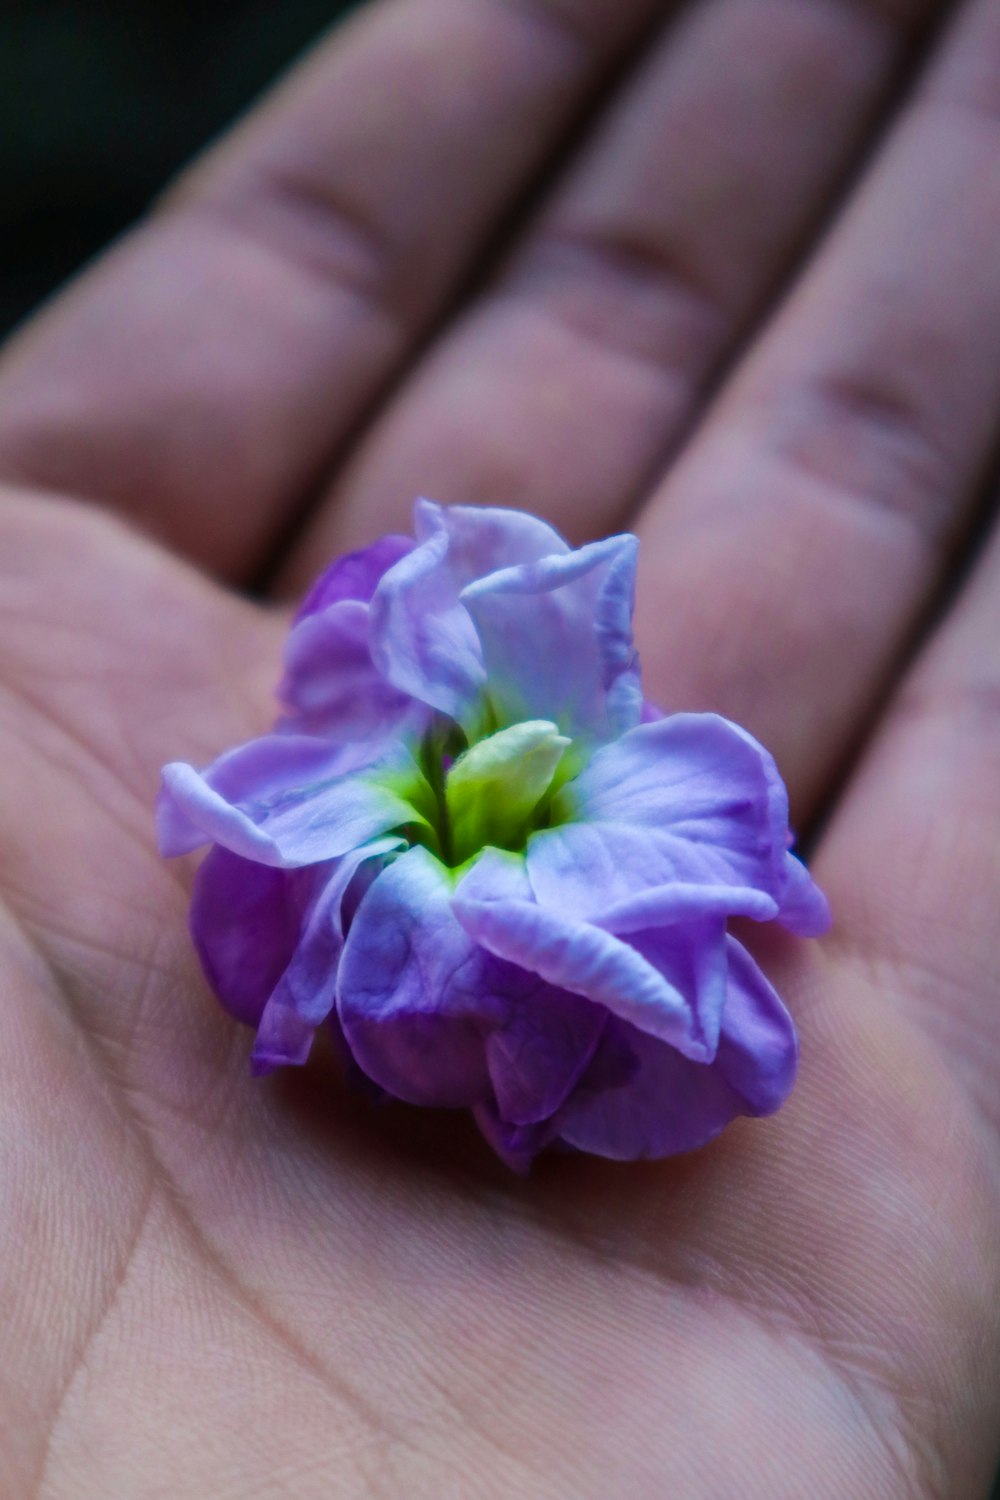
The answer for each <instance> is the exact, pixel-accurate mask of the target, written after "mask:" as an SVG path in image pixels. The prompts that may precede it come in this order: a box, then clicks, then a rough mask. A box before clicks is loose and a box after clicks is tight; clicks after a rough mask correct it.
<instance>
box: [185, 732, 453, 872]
mask: <svg viewBox="0 0 1000 1500" xmlns="http://www.w3.org/2000/svg"><path fill="white" fill-rule="evenodd" d="M368 753H369V754H370V751H369V752H368ZM345 765H346V766H349V765H350V758H349V756H348V757H345V754H344V751H343V750H342V749H340V748H336V747H334V748H331V747H330V746H329V745H328V744H326V743H325V742H324V741H322V740H319V739H314V738H312V737H308V736H301V737H300V736H293V735H266V736H265V737H264V738H263V739H259V740H252V741H251V742H250V743H249V744H248V745H242V746H241V747H240V748H239V749H237V750H230V751H228V752H227V754H225V755H223V756H220V758H219V759H218V760H217V761H215V763H214V764H213V765H212V766H210V767H209V768H208V770H207V771H205V772H199V771H196V770H195V769H194V767H193V766H188V765H184V764H183V763H180V762H176V763H174V764H172V765H169V766H165V767H164V770H163V790H162V792H161V794H160V800H159V803H158V806H157V829H158V833H159V838H160V849H161V852H162V853H164V854H185V853H187V852H188V851H190V850H191V849H196V848H197V847H198V845H199V844H203V843H208V842H212V843H216V844H221V845H222V846H223V848H226V849H230V850H231V851H232V852H233V853H234V854H240V855H242V856H243V857H244V858H245V859H250V860H254V861H256V862H257V863H259V864H265V865H273V866H276V867H278V868H282V869H288V868H292V867H295V866H298V865H311V864H319V863H321V862H322V861H324V860H330V859H336V858H338V857H339V856H340V855H342V854H346V853H347V852H348V851H349V850H350V849H354V848H357V847H358V846H359V845H361V844H364V843H367V842H368V840H369V839H372V838H375V837H377V836H378V835H379V834H383V833H386V832H388V831H389V830H390V829H393V828H399V827H403V826H421V825H422V826H424V827H426V826H428V825H427V817H426V812H427V809H428V808H429V806H430V804H431V801H432V797H433V794H432V792H431V790H430V788H429V787H428V785H427V783H426V781H425V780H424V777H423V775H422V774H421V772H420V770H419V768H418V767H417V765H416V763H415V761H414V760H413V757H412V756H411V755H410V754H409V752H408V751H406V750H405V749H404V748H403V747H402V746H394V747H392V748H391V749H390V750H389V751H387V752H385V753H384V754H383V755H382V756H380V757H379V759H378V760H377V761H376V762H374V763H373V764H369V765H365V766H364V767H363V768H358V769H350V770H345Z"/></svg>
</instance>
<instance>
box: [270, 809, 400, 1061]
mask: <svg viewBox="0 0 1000 1500" xmlns="http://www.w3.org/2000/svg"><path fill="white" fill-rule="evenodd" d="M403 847H404V844H403V841H402V839H392V838H388V839H377V840H375V841H374V842H373V843H371V844H366V845H364V847H363V848H361V849H354V850H352V851H351V853H350V854H345V855H344V856H343V858H341V859H339V860H337V861H336V862H335V864H334V865H333V866H332V867H331V866H326V867H324V870H325V872H326V873H325V878H324V880H323V883H322V884H321V885H319V887H318V889H317V895H316V898H315V900H314V901H313V904H312V908H311V910H310V911H309V913H308V915H307V916H306V918H305V919H304V920H302V919H300V932H301V935H300V937H299V941H298V944H297V946H296V948H295V951H294V953H293V955H292V956H291V958H290V960H289V962H288V964H287V965H286V967H285V969H284V971H283V973H282V974H281V976H280V977H279V979H278V981H277V983H276V984H275V986H274V988H273V991H272V993H271V994H270V996H269V997H268V1001H267V1004H266V1005H265V1006H264V1010H263V1014H262V1015H261V1017H260V1025H259V1029H258V1032H257V1040H256V1043H255V1046H254V1050H253V1058H252V1063H253V1067H254V1071H255V1072H258V1073H264V1072H268V1071H270V1069H271V1068H274V1067H277V1066H279V1065H284V1064H301V1063H304V1062H305V1061H306V1058H307V1057H308V1056H309V1049H310V1047H311V1045H312V1039H313V1035H314V1033H315V1031H316V1027H317V1026H320V1025H322V1023H323V1022H324V1021H325V1020H326V1019H327V1017H328V1016H329V1014H330V1012H331V1011H332V1010H333V1008H334V1005H335V1003H336V987H337V965H338V963H339V962H340V955H341V952H342V950H343V946H344V915H343V906H344V896H345V893H346V891H347V888H348V886H349V885H350V883H351V881H352V880H353V879H354V877H355V875H356V874H357V872H358V869H359V867H360V866H361V865H362V864H365V863H367V862H368V861H371V862H373V864H374V865H375V866H376V868H377V867H378V866H379V865H380V864H382V863H384V860H385V857H386V856H387V855H390V854H393V853H395V852H396V851H397V850H399V849H402V848H403ZM280 873H284V872H280Z"/></svg>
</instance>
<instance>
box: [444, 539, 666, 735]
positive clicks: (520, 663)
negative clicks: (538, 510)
mask: <svg viewBox="0 0 1000 1500" xmlns="http://www.w3.org/2000/svg"><path fill="white" fill-rule="evenodd" d="M637 546H638V544H637V542H636V539H635V537H632V536H616V537H610V538H609V539H608V540H607V541H603V542H594V543H593V544H592V545H590V546H589V547H581V548H579V549H578V550H577V551H575V552H569V553H565V554H563V555H557V556H552V557H544V558H542V559H540V560H539V561H533V562H529V563H523V564H521V565H520V566H518V567H512V568H506V569H504V570H502V571H499V572H495V573H491V574H489V575H488V576H487V577H485V578H481V579H479V580H477V581H476V582H475V583H472V584H470V585H469V586H468V587H467V588H466V589H464V590H463V592H462V596H461V598H462V603H463V604H464V605H465V607H466V608H467V609H468V611H469V614H470V615H471V616H472V619H473V622H474V623H475V626H476V630H477V632H478V635H479V639H480V642H481V645H482V652H483V660H484V662H485V665H486V674H487V680H488V688H487V694H488V697H489V702H490V706H491V707H492V709H493V712H494V716H495V719H496V722H497V723H498V724H516V723H518V722H520V721H522V720H524V719H537V718H545V719H551V720H553V721H554V722H555V723H556V724H557V725H558V726H559V728H560V729H561V730H563V731H564V732H565V733H568V734H571V735H573V736H575V737H583V738H584V739H589V740H595V739H596V740H606V739H609V738H611V737H613V736H616V735H620V734H623V733H624V732H625V730H627V729H631V728H632V727H633V725H635V724H637V723H638V722H639V718H640V715H641V712H642V689H641V687H640V685H639V671H638V658H637V657H636V653H635V648H634V646H633V644H632V607H633V599H634V592H635V557H636V548H637ZM542 641H544V643H545V649H544V650H539V642H542Z"/></svg>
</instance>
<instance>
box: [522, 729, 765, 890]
mask: <svg viewBox="0 0 1000 1500" xmlns="http://www.w3.org/2000/svg"><path fill="white" fill-rule="evenodd" d="M552 817H553V822H554V823H557V824H560V825H561V826H556V827H553V828H551V829H545V830H543V831H542V832H540V833H536V834H535V835H534V836H533V837H532V839H531V841H530V843H529V846H528V870H529V874H530V876H531V883H532V886H533V888H534V890H535V891H536V893H537V895H538V899H539V901H541V902H542V903H543V904H544V905H546V906H549V907H552V908H553V909H556V910H562V911H567V912H574V913H576V914H583V913H587V912H596V911H600V909H601V908H602V907H603V906H605V905H607V904H608V903H609V902H611V901H618V900H622V899H624V898H625V897H628V896H632V895H634V894H635V893H636V892H638V891H641V890H643V889H645V888H647V887H649V886H659V885H667V884H670V883H671V882H674V881H681V882H685V883H691V882H699V883H700V882H704V883H705V884H707V885H713V886H719V885H727V884H728V885H736V886H740V887H747V886H749V887H751V888H753V889H756V890H761V891H763V892H765V893H766V894H767V895H770V896H772V897H773V898H774V899H775V900H780V898H781V895H782V894H783V891H784V887H785V884H786V881H787V874H786V870H785V834H786V831H787V826H788V807H787V798H786V796H785V791H784V786H783V784H782V782H781V778H780V777H779V776H778V774H777V771H776V769H775V767H774V762H773V760H772V758H771V757H770V756H769V755H768V753H767V751H766V750H764V749H763V747H762V746H760V745H758V744H757V742H756V740H754V739H753V738H752V737H751V736H750V735H749V734H747V733H746V732H745V731H744V730H742V729H740V728H739V727H738V726H737V725H735V724H731V723H729V722H728V721H727V720H726V719H722V718H719V717H718V716H717V715H715V714H674V715H673V716H672V717H670V718H667V719H662V720H660V721H659V722H658V723H653V724H643V725H640V726H639V727H638V728H636V729H633V730H631V731H630V732H629V733H628V734H626V735H624V736H623V737H622V739H620V740H617V741H615V742H614V743H613V744H610V745H605V746H602V747H601V749H599V750H598V751H597V752H596V754H595V755H594V757H593V759H592V760H591V762H590V764H589V765H588V766H587V767H586V768H585V770H584V771H583V772H582V773H581V774H580V775H579V776H578V777H577V778H576V780H575V781H572V782H570V783H569V784H568V785H567V786H565V787H564V788H563V789H562V791H561V792H559V793H558V794H557V796H556V798H555V799H554V801H553V808H552Z"/></svg>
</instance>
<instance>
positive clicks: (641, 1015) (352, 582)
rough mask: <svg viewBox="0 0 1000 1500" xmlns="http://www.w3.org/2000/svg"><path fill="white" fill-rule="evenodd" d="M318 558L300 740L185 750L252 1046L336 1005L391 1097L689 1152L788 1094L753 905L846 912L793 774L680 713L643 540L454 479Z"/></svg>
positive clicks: (531, 1140) (597, 1140) (183, 810)
mask: <svg viewBox="0 0 1000 1500" xmlns="http://www.w3.org/2000/svg"><path fill="white" fill-rule="evenodd" d="M415 531H416V539H415V541H414V540H411V539H409V538H405V537H385V538H383V540H382V541H380V542H377V543H375V544H374V546H372V547H369V548H367V549H366V550H365V551H363V552H358V553H354V554H353V555H351V556H350V557H346V558H342V559H341V560H340V561H339V562H336V563H334V565H333V566H332V567H331V568H330V569H329V570H328V571H327V573H326V574H325V575H324V576H323V577H322V578H321V579H320V580H319V582H318V583H317V585H316V587H315V588H314V589H313V591H312V593H311V594H310V595H309V597H308V598H307V600H306V602H305V604H304V605H303V607H302V609H301V611H300V612H299V615H298V617H297V619H296V621H295V623H294V625H293V627H292V631H291V635H290V637H289V640H288V645H287V649H286V658H285V666H286V671H285V677H284V680H283V683H282V686H281V697H282V699H283V702H284V705H285V711H284V713H283V715H282V717H281V718H280V719H279V721H278V724H277V726H276V728H275V730H274V732H273V733H271V734H269V735H266V736H264V738H262V739H259V740H255V741H253V742H252V743H250V744H248V745H243V746H241V747H239V748H238V749H235V750H230V751H228V752H227V753H225V754H224V755H222V756H220V757H219V759H218V760H217V761H215V762H214V764H213V765H211V766H209V767H208V769H207V770H205V771H200V772H199V771H196V770H195V769H194V768H193V767H191V766H187V765H183V764H173V765H169V766H167V767H166V768H165V770H164V773H163V791H162V794H161V797H160V802H159V806H158V828H159V837H160V845H161V848H162V850H163V852H164V853H165V854H168V855H173V854H183V853H186V852H188V851H189V850H192V849H194V848H196V847H198V846H199V845H202V844H205V843H208V844H211V845H212V848H211V850H210V852H209V855H208V857H207V859H206V860H205V861H204V863H203V864H202V865H201V868H200V869H199V871H198V875H197V878H196V881H195V888H194V896H193V902H192V909H191V928H192V933H193V936H194V941H195V944H196V946H197V949H198V952H199V954H200V957H201V961H202V964H203V966H204V969H205V973H206V975H207V976H208V979H209V981H210V983H211V985H212V987H213V989H214V990H215V992H216V994H217V995H218V997H219V999H220V1000H221V1002H222V1004H223V1005H224V1006H225V1007H226V1009H227V1010H228V1011H229V1012H230V1013H231V1014H232V1015H234V1016H235V1017H236V1018H237V1019H238V1020H240V1021H243V1022H246V1023H247V1024H248V1025H252V1026H255V1027H256V1028H257V1040H256V1045H255V1048H254V1054H253V1059H254V1066H255V1067H256V1068H257V1069H258V1070H260V1071H264V1070H267V1069H269V1068H272V1067H275V1066H277V1065H280V1064H284V1063H301V1062H304V1061H305V1059H306V1057H307V1055H308V1052H309V1047H310V1044H311V1041H312V1038H313V1035H314V1033H315V1031H316V1028H317V1027H319V1026H322V1025H329V1026H331V1027H332V1028H333V1031H334V1034H335V1036H336V1038H337V1040H338V1043H339V1045H340V1046H341V1048H342V1049H343V1051H344V1053H345V1056H346V1057H347V1059H348V1061H349V1063H350V1065H351V1067H352V1068H353V1069H356V1070H360V1073H361V1074H363V1075H364V1076H365V1077H367V1079H369V1080H370V1081H371V1082H372V1083H373V1084H374V1085H375V1086H376V1088H377V1090H379V1091H381V1092H382V1093H384V1094H387V1095H391V1096H394V1097H396V1098H399V1099H403V1100H407V1101H409V1102H410V1103H413V1104H427V1105H434V1106H439V1107H440V1106H446V1107H450V1108H463V1109H470V1110H472V1111H473V1113H474V1115H475V1117H476V1119H477V1121H478V1123H479V1125H480V1128H481V1129H482V1131H483V1133H484V1134H485V1135H486V1137H487V1139H488V1140H489V1141H490V1142H491V1144H492V1145H493V1146H494V1148H495V1149H496V1150H497V1152H498V1153H499V1154H500V1155H501V1156H502V1157H503V1158H504V1159H505V1160H507V1161H508V1162H510V1163H511V1164H512V1165H513V1166H515V1167H524V1166H526V1165H527V1164H528V1163H529V1162H530V1160H531V1159H532V1157H533V1156H534V1155H535V1154H536V1153H537V1152H538V1151H539V1150H541V1149H542V1148H544V1147H545V1146H547V1145H549V1144H560V1145H561V1146H563V1147H569V1148H573V1149H577V1150H582V1151H590V1152H595V1153H597V1154H599V1155H602V1156H611V1157H619V1158H630V1157H657V1156H665V1155H668V1154H670V1153H672V1152H676V1151H686V1150H690V1149H691V1148H692V1147H695V1146H699V1145H701V1144H703V1143H704V1142H705V1141H707V1140H710V1139H711V1138H712V1137H713V1136H715V1135H716V1134H717V1133H718V1132H719V1131H720V1130H721V1129H722V1128H723V1127H724V1126H725V1125H726V1124H727V1123H728V1122H729V1121H730V1120H731V1119H733V1117H734V1116H736V1115H741V1114H749V1115H763V1114H768V1113H770V1112H771V1111H773V1110H775V1109H777V1108H778V1106H779V1105H780V1104H781V1103H782V1102H783V1100H784V1099H785V1097H786V1096H787V1094H788V1091H789V1089H790V1088H791V1086H792V1082H793V1079H794V1075H795V1068H796V1058H797V1045H796V1037H795V1029H794V1026H793V1024H792V1021H791V1018H790V1017H789V1015H788V1012H787V1011H786V1010H785V1008H784V1006H783V1005H782V1003H781V1001H780V999H779V998H778V996H777V994H776V993H775V991H774V990H773V989H772V987H771V985H770V984H769V983H768V981H767V979H766V978H765V977H764V975H763V974H762V973H761V971H760V969H759V968H758V966H757V965H756V963H755V962H754V960H753V959H752V958H751V957H750V955H749V953H748V952H747V951H746V949H745V948H744V947H743V946H742V945H741V944H740V943H739V942H738V941H737V940H736V939H735V938H734V937H733V936H732V935H731V934H730V932H729V930H728V927H729V922H730V919H731V918H733V917H749V918H752V919H753V920H755V921H759V922H765V921H770V920H772V919H774V920H777V921H779V922H781V923H783V924H784V925H785V926H786V927H788V928H790V929H791V930H792V931H793V932H797V933H800V934H803V935H813V934H818V933H820V932H822V931H824V930H825V929H826V927H827V926H828V924H829V914H828V910H827V906H826V902H825V900H824V898H823V896H822V894H821V893H820V892H819V890H818V889H817V887H816V886H815V885H814V884H813V882H812V880H811V879H810V877H809V875H808V873H807V872H806V870H805V867H804V866H803V865H802V864H801V863H800V862H799V861H798V860H797V859H796V858H795V857H794V856H793V855H792V854H791V853H789V851H788V844H789V835H788V804H787V798H786V794H785V789H784V786H783V784H782V781H781V778H780V776H779V775H778V772H777V769H776V767H775V765H774V762H773V761H772V759H771V757H770V756H769V755H768V753H767V752H766V750H764V749H763V748H762V747H761V746H760V745H759V744H757V742H756V741H755V740H753V739H752V738H751V737H750V735H749V734H747V733H746V732H745V731H744V730H742V729H740V728H739V727H738V726H737V725H735V724H732V723H729V722H728V721H727V720H725V719H722V718H719V717H718V716H717V715H714V714H673V715H667V716H664V715H661V714H658V713H657V711H655V710H653V709H652V708H651V707H650V706H649V705H648V704H646V703H645V702H644V700H643V697H642V691H641V685H640V679H639V667H638V660H637V657H636V654H635V650H634V648H633V644H632V631H631V619H632V604H633V590H634V577H635V558H636V548H637V543H636V541H635V538H634V537H631V536H617V537H611V538H610V539H608V540H607V541H603V542H596V543H593V544H592V545H590V546H587V547H581V548H578V549H575V550H574V549H571V548H570V547H569V546H567V544H566V543H565V542H564V541H563V540H562V538H561V537H559V536H558V535H557V533H556V532H554V531H553V530H552V529H551V527H549V526H547V525H546V524H545V523H544V522H542V521H539V520H537V519H536V518H535V517H533V516H529V515H525V514H523V513H520V512H517V511H505V510H491V509H480V508H469V507H461V506H455V507H452V508H450V509H444V508H442V507H440V506H437V505H432V504H430V503H429V502H427V501H418V503H417V507H416V524H415Z"/></svg>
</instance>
